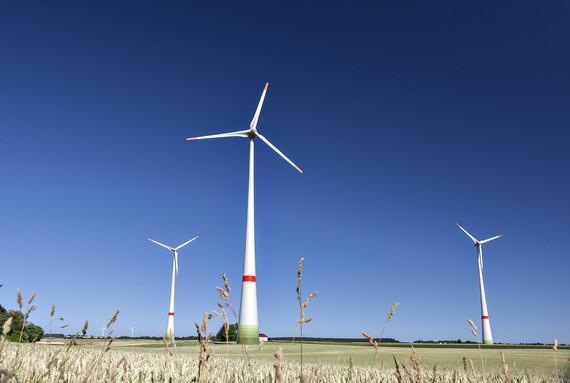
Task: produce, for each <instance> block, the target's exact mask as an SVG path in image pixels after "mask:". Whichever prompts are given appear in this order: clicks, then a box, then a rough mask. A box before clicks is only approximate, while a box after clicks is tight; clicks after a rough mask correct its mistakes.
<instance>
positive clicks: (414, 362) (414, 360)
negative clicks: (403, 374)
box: [410, 345, 424, 383]
mask: <svg viewBox="0 0 570 383" xmlns="http://www.w3.org/2000/svg"><path fill="white" fill-rule="evenodd" d="M411 347H412V355H411V356H410V361H411V362H412V367H413V368H414V372H415V373H416V378H415V380H414V381H415V382H419V383H423V381H424V379H423V376H422V368H421V363H420V358H419V357H418V354H416V349H415V348H414V345H411Z"/></svg>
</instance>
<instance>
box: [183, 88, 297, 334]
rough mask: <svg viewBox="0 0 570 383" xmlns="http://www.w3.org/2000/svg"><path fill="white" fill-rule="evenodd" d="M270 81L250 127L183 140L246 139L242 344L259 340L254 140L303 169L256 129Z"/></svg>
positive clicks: (240, 325)
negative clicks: (246, 170)
mask: <svg viewBox="0 0 570 383" xmlns="http://www.w3.org/2000/svg"><path fill="white" fill-rule="evenodd" d="M268 87H269V83H265V87H264V88H263V92H262V93H261V98H260V100H259V103H258V104H257V109H256V110H255V114H254V115H253V119H252V120H251V123H250V124H249V129H246V130H239V131H235V132H229V133H221V134H213V135H208V136H201V137H189V138H187V139H186V140H188V141H191V140H204V139H209V138H226V137H242V138H247V139H248V140H249V183H248V192H247V223H246V231H245V259H244V263H243V278H242V289H241V304H240V311H239V327H238V341H239V343H242V344H257V343H259V325H258V320H257V289H256V282H257V277H256V274H255V224H254V219H255V216H254V182H253V181H254V140H255V139H256V138H259V139H260V140H261V141H263V142H264V143H265V144H266V145H267V146H269V147H270V148H271V149H273V151H275V152H276V153H277V154H279V156H281V157H282V158H283V159H284V160H285V161H287V162H288V163H289V164H290V165H291V166H293V167H294V168H295V169H297V170H298V171H299V172H300V173H303V171H302V170H301V169H300V168H299V167H298V166H297V165H295V164H294V163H293V161H291V160H290V159H289V158H287V156H285V154H283V153H281V151H280V150H279V149H277V148H276V147H275V146H274V145H273V144H272V143H271V142H269V140H268V139H267V138H265V137H264V136H262V135H261V133H259V132H258V131H257V122H258V121H259V114H260V112H261V107H262V106H263V101H264V99H265V94H266V93H267V88H268Z"/></svg>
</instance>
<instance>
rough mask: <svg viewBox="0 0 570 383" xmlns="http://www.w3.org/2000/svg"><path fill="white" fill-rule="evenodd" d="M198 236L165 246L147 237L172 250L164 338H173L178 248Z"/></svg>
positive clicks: (152, 240) (156, 242)
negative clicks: (175, 244) (168, 300)
mask: <svg viewBox="0 0 570 383" xmlns="http://www.w3.org/2000/svg"><path fill="white" fill-rule="evenodd" d="M196 238H198V237H194V238H192V239H191V240H189V241H186V242H184V243H183V244H182V245H180V246H178V247H171V246H167V245H165V244H164V243H160V242H158V241H155V240H154V239H150V238H149V239H148V240H149V241H151V242H153V243H155V244H157V245H158V246H161V247H164V248H165V249H167V250H169V251H170V252H172V283H171V285H170V306H169V309H168V323H167V325H166V339H169V340H173V339H174V285H175V281H176V276H177V275H178V250H180V249H181V248H183V247H184V246H186V245H187V244H189V243H190V242H192V241H193V240H195V239H196Z"/></svg>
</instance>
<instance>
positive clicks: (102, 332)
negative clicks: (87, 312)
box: [101, 326, 106, 338]
mask: <svg viewBox="0 0 570 383" xmlns="http://www.w3.org/2000/svg"><path fill="white" fill-rule="evenodd" d="M105 328H106V327H105V326H103V327H101V337H102V338H104V337H105Z"/></svg>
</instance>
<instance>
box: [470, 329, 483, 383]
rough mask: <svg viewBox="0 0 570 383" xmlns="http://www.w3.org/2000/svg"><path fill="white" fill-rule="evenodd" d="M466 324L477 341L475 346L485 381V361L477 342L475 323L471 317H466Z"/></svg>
mask: <svg viewBox="0 0 570 383" xmlns="http://www.w3.org/2000/svg"><path fill="white" fill-rule="evenodd" d="M467 324H468V325H469V328H470V329H471V334H472V335H473V337H474V338H475V342H477V348H478V349H479V357H480V358H481V368H483V381H485V375H487V373H486V372H485V361H484V360H483V350H482V349H481V343H480V342H479V337H478V336H477V332H478V331H477V325H476V324H475V322H473V321H472V320H471V319H467Z"/></svg>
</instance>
